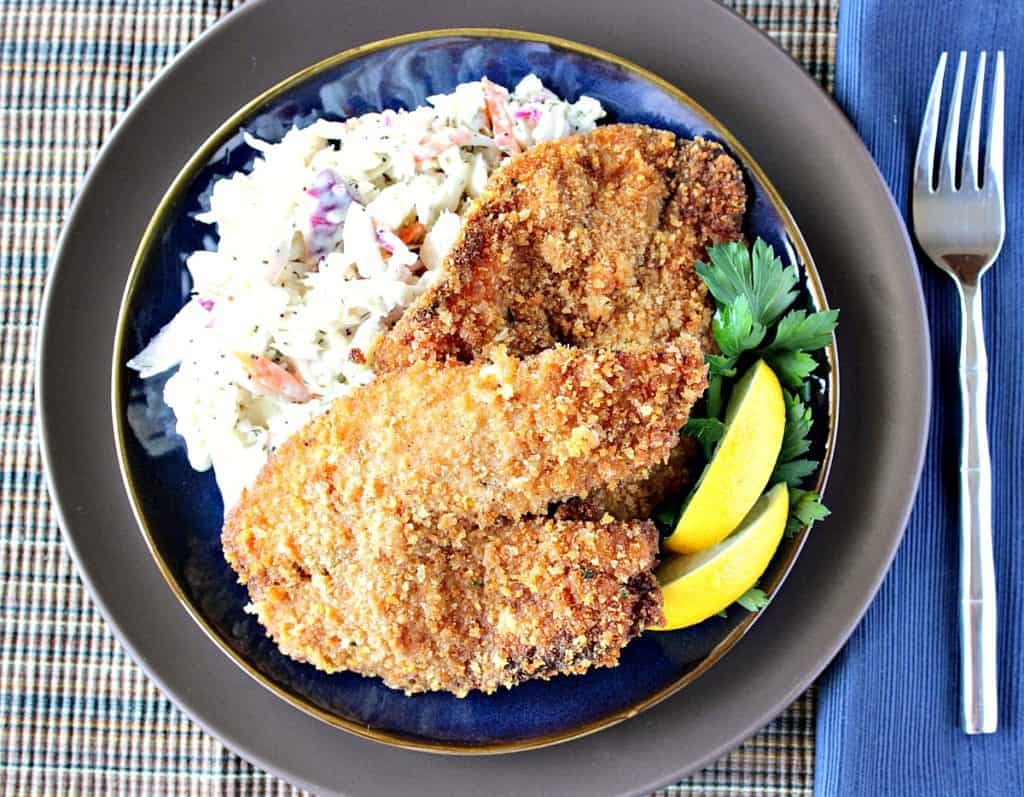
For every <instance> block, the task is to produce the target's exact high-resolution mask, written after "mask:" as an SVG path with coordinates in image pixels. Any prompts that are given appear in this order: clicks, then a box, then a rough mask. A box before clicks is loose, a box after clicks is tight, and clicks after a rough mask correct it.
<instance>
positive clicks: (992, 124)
mask: <svg viewBox="0 0 1024 797" xmlns="http://www.w3.org/2000/svg"><path fill="white" fill-rule="evenodd" d="M1005 84H1006V67H1005V65H1004V63H1003V51H1002V50H1000V51H999V52H998V53H996V73H995V75H994V77H993V80H992V109H991V111H989V117H988V140H987V141H986V143H985V184H986V186H987V185H988V184H989V182H990V181H991V183H992V186H993V187H994V188H995V189H996V190H997V191H1001V190H1002V187H1003V95H1004V94H1005V92H1006V86H1005Z"/></svg>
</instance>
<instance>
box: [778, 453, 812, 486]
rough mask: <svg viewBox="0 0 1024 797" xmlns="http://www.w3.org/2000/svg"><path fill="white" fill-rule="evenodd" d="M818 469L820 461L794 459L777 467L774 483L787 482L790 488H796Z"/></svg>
mask: <svg viewBox="0 0 1024 797" xmlns="http://www.w3.org/2000/svg"><path fill="white" fill-rule="evenodd" d="M817 468H818V461H817V460H814V459H794V460H793V461H792V462H782V463H780V464H778V465H776V466H775V473H773V474H772V481H773V482H785V483H786V484H788V485H789V486H790V487H796V486H797V485H798V484H800V483H801V482H802V481H803V480H804V479H806V478H807V477H808V476H810V475H811V474H812V473H814V471H815V470H817Z"/></svg>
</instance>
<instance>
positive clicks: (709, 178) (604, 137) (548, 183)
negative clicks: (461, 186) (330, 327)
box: [374, 125, 746, 372]
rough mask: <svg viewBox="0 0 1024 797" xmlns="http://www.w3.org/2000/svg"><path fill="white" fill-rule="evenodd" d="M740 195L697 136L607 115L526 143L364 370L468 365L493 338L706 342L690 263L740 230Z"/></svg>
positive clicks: (518, 348) (526, 350)
mask: <svg viewBox="0 0 1024 797" xmlns="http://www.w3.org/2000/svg"><path fill="white" fill-rule="evenodd" d="M745 205H746V190H745V188H744V185H743V179H742V175H741V174H740V170H739V167H738V166H737V164H736V162H735V161H734V160H733V159H732V158H731V157H730V156H729V155H728V154H726V152H725V151H724V150H723V149H722V148H721V146H719V145H718V144H715V143H712V142H709V141H705V140H703V139H700V138H698V139H695V140H693V141H689V140H684V139H678V138H676V136H675V135H673V134H672V133H670V132H667V131H662V130H654V129H652V128H649V127H644V126H642V125H608V126H605V127H600V128H598V129H597V130H595V131H594V132H592V133H587V134H581V135H575V136H568V137H566V138H562V139H557V140H555V141H549V142H545V143H541V144H538V145H537V146H535V147H533V148H532V149H530V150H528V151H527V152H525V153H524V154H522V155H519V156H517V157H515V158H513V159H511V160H510V161H509V162H508V163H507V164H506V165H505V166H504V167H503V168H502V169H500V170H499V171H498V172H497V173H495V174H494V175H493V176H492V177H491V179H490V181H489V182H488V184H487V187H486V189H485V190H484V193H483V195H482V196H481V197H480V198H479V200H478V202H477V204H476V205H475V207H474V209H473V210H472V211H471V212H470V214H469V215H468V217H467V219H466V222H465V225H464V227H463V230H462V232H461V234H460V237H459V239H458V240H457V241H456V243H455V246H454V248H453V250H452V252H451V253H450V255H449V257H448V260H447V274H446V276H445V278H444V279H443V280H442V281H441V282H439V283H438V284H437V285H435V286H434V287H433V288H432V289H431V290H429V291H427V292H426V293H425V294H424V295H423V296H421V297H420V298H419V299H418V300H417V301H416V302H414V303H413V304H412V305H411V306H410V307H409V308H408V309H407V310H406V312H405V313H404V314H403V316H402V318H401V319H400V320H399V321H398V323H397V324H396V325H395V327H394V328H393V329H392V330H391V331H389V332H388V333H387V334H386V335H385V336H384V338H383V340H382V341H381V342H380V344H379V345H378V347H377V350H376V352H375V355H374V357H375V359H374V366H375V368H376V369H377V370H378V372H380V371H389V370H395V369H397V368H402V367H405V366H407V365H409V364H411V363H413V362H417V361H421V360H429V361H447V360H456V361H462V362H469V361H471V360H473V359H475V358H477V357H480V356H484V355H486V353H487V352H488V350H489V349H490V348H491V347H492V346H495V345H503V346H506V347H507V348H508V351H509V352H510V353H511V354H514V355H526V354H533V353H536V352H538V351H541V350H543V349H546V348H550V347H551V346H553V345H555V344H558V343H564V344H569V345H574V346H621V345H623V344H627V343H650V342H655V341H667V340H671V339H673V338H675V337H676V336H678V335H679V334H680V333H683V332H689V333H691V334H694V335H697V336H698V337H701V338H704V339H705V341H707V340H708V330H709V328H710V322H711V312H712V306H711V302H710V301H709V299H708V294H707V289H706V287H705V285H704V283H703V281H702V280H701V279H700V277H699V276H698V275H697V273H696V271H695V270H694V264H695V262H696V261H698V260H700V259H701V258H703V257H704V255H705V250H706V248H707V246H709V245H710V244H713V243H718V242H722V241H733V240H737V239H739V237H740V227H741V222H742V217H743V211H744V208H745Z"/></svg>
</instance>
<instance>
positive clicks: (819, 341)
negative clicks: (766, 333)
mask: <svg viewBox="0 0 1024 797" xmlns="http://www.w3.org/2000/svg"><path fill="white" fill-rule="evenodd" d="M838 322H839V311H838V310H821V311H820V312H817V313H811V314H810V315H807V311H806V310H790V311H789V312H788V313H786V314H785V315H784V316H783V317H782V319H781V320H780V321H779V326H778V327H777V328H776V330H775V340H773V341H772V344H771V345H770V346H769V347H768V351H780V350H781V351H814V350H815V349H820V348H822V347H824V346H827V345H828V344H829V341H830V340H831V337H832V330H834V329H835V328H836V324H837V323H838Z"/></svg>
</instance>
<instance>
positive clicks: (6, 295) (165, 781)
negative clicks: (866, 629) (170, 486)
mask: <svg viewBox="0 0 1024 797" xmlns="http://www.w3.org/2000/svg"><path fill="white" fill-rule="evenodd" d="M669 1H672V0H669ZM729 4H730V5H732V6H733V7H734V8H736V9H737V10H738V11H739V12H741V13H742V14H744V15H746V16H747V17H748V18H749V19H750V20H752V21H753V22H754V23H755V24H757V25H758V26H760V27H761V28H762V29H763V30H765V31H767V32H768V33H769V34H770V35H771V36H772V37H773V38H775V39H776V40H777V41H778V42H779V43H780V44H781V45H782V46H783V47H785V48H786V49H788V50H789V51H790V52H791V53H792V54H793V55H794V56H795V57H796V58H798V59H799V60H800V61H801V62H802V63H803V64H804V65H805V66H806V67H807V68H808V70H809V71H810V72H811V73H812V74H813V75H814V77H815V78H817V79H818V80H819V81H820V82H821V83H822V84H823V85H824V86H825V87H826V88H831V85H832V77H833V69H834V62H835V58H834V54H835V38H836V25H837V15H838V0H762V2H756V1H755V0H732V1H731V2H730V3H729ZM239 5H241V0H0V12H2V18H0V25H2V35H0V46H2V48H3V58H2V62H0V118H2V120H3V121H2V123H0V457H2V463H0V717H2V721H0V791H3V793H5V794H19V795H43V794H46V795H53V794H114V793H118V794H125V793H127V794H145V795H156V794H185V793H187V794H193V795H214V794H217V795H227V794H230V795H264V794H297V793H298V791H297V790H295V789H293V788H292V787H291V786H289V785H288V784H286V783H284V782H283V781H280V780H278V779H277V778H274V777H273V776H271V775H268V774H266V773H264V772H262V771H260V770H258V769H256V768H255V767H253V766H251V765H250V764H248V763H247V762H246V761H244V760H242V759H240V758H238V757H237V756H235V755H234V754H232V753H231V752H230V751H228V750H226V749H225V748H224V747H223V746H222V745H221V744H220V743H219V742H218V741H217V740H216V739H214V738H212V737H210V736H209V735H207V734H206V733H205V732H203V731H202V730H200V729H199V728H198V727H197V726H195V725H193V724H192V723H191V722H190V721H189V720H188V718H187V717H185V716H184V715H183V714H181V712H179V711H178V710H177V709H176V708H175V707H174V706H173V705H172V704H171V703H170V702H169V701H168V700H167V699H166V698H165V697H164V696H163V695H162V694H161V693H160V692H159V691H158V690H157V689H156V687H154V686H153V685H152V684H151V683H150V682H149V681H148V680H147V679H146V677H145V676H144V675H143V674H142V671H141V670H140V669H139V668H138V667H137V666H136V665H135V664H134V663H133V662H132V660H131V659H130V658H129V657H128V656H127V654H125V653H124V651H122V650H121V648H120V647H119V646H118V644H117V642H116V641H115V639H114V637H113V635H112V634H111V632H110V631H109V629H108V628H107V627H106V625H105V624H104V621H103V620H102V618H101V617H100V615H99V614H98V613H97V612H96V610H95V609H94V608H93V606H92V603H91V601H90V599H89V596H88V594H87V593H86V591H85V589H84V588H83V586H82V584H81V582H80V581H79V579H78V577H77V575H76V573H75V570H74V567H73V565H72V564H71V562H70V560H69V559H68V556H67V554H66V553H65V551H64V549H63V546H62V542H61V536H60V531H59V529H58V527H57V524H56V521H55V519H54V517H53V512H52V511H51V507H50V502H49V497H48V495H47V493H46V487H45V481H44V478H43V474H42V466H41V463H40V458H39V450H38V447H37V444H36V440H35V411H34V401H33V346H34V340H35V335H34V332H35V326H36V321H37V317H38V312H39V304H40V300H41V298H42V291H43V285H44V282H45V278H46V269H47V265H48V261H49V258H50V253H51V251H52V248H53V245H54V243H55V241H56V239H57V235H58V233H59V231H60V225H61V221H62V219H63V217H64V214H65V213H66V212H67V209H68V207H69V206H70V204H71V201H72V200H73V198H74V195H75V191H76V188H77V186H78V185H79V182H80V181H81V179H82V177H83V175H84V174H85V171H86V170H87V168H88V167H89V164H90V163H91V161H92V159H93V157H94V156H95V154H96V152H97V151H98V150H99V148H100V146H101V145H102V144H103V141H104V140H105V138H106V136H107V134H108V132H109V131H110V129H111V128H112V127H113V125H114V124H115V123H116V122H117V120H118V118H119V116H120V114H121V113H122V112H123V111H124V109H125V108H126V107H127V106H128V105H129V104H130V103H131V101H132V100H133V99H134V98H135V97H136V96H137V95H138V94H139V92H140V91H141V90H142V89H143V88H144V87H145V86H146V84H147V83H148V82H149V81H150V80H151V79H152V78H153V77H154V75H155V74H156V73H157V72H158V71H159V69H160V68H161V67H162V66H163V65H164V64H165V63H167V62H168V61H169V60H170V59H171V58H173V57H174V55H175V54H176V53H177V52H178V51H179V50H180V49H181V48H182V47H184V46H185V45H187V44H188V43H189V42H191V41H192V40H194V39H195V38H196V37H197V36H198V35H199V34H200V33H202V31H203V30H205V29H206V28H207V27H208V26H209V25H211V24H213V23H214V22H215V21H216V20H217V19H218V18H220V17H221V16H223V15H224V14H226V13H228V12H229V11H231V10H232V9H233V8H235V7H237V6H239ZM98 256H101V255H100V253H98ZM115 267H116V268H119V269H124V270H126V269H127V266H126V264H117V265H116V266H115ZM119 533H134V530H131V529H124V530H119ZM813 765H814V690H813V688H812V689H811V690H809V691H808V692H807V693H806V694H804V695H802V696H801V697H800V698H799V699H798V700H797V701H796V702H795V703H794V704H793V705H792V706H790V707H789V708H788V709H787V710H786V711H785V712H784V713H783V714H782V715H781V716H780V717H778V718H777V719H776V720H775V721H774V722H772V723H771V724H770V725H768V726H767V727H765V728H764V729H763V730H761V731H760V732H759V733H758V734H757V735H755V736H754V737H753V738H751V739H750V740H748V741H747V742H746V743H745V744H744V745H742V746H741V747H740V748H738V749H737V750H735V751H733V752H732V753H730V754H729V755H728V756H726V757H724V758H722V759H721V760H719V761H717V762H716V763H715V764H714V765H712V766H710V767H708V768H707V769H705V770H704V771H702V772H699V773H696V774H694V775H692V776H690V777H689V778H687V779H686V780H684V781H682V782H681V783H678V784H676V785H673V786H671V787H668V788H667V789H665V790H664V791H663V792H659V793H660V794H721V795H737V796H739V795H762V794H795V795H796V794H808V795H809V794H811V792H812V788H813V779H814V772H813Z"/></svg>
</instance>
